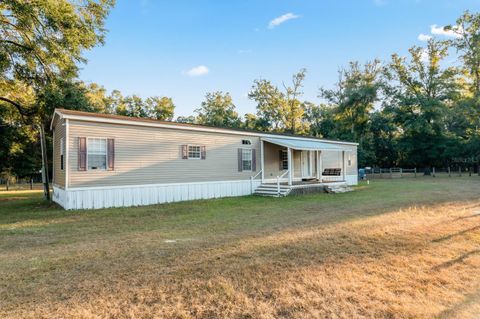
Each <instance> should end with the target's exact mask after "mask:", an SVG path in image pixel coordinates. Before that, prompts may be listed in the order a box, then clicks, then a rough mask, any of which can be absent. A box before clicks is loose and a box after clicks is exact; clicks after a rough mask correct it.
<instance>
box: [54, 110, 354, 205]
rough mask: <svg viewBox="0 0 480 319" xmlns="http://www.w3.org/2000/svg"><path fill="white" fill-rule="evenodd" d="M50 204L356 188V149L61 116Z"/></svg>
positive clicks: (198, 127) (259, 134)
mask: <svg viewBox="0 0 480 319" xmlns="http://www.w3.org/2000/svg"><path fill="white" fill-rule="evenodd" d="M51 130H52V131H53V200H54V201H55V202H57V203H58V204H59V205H61V206H62V207H64V208H65V209H92V208H106V207H126V206H137V205H150V204H158V203H167V202H176V201H184V200H194V199H206V198H218V197H227V196H243V195H249V194H253V193H260V194H264V195H268V194H270V195H276V196H281V195H287V194H288V193H289V192H290V191H291V190H293V189H296V188H308V187H318V186H319V185H325V184H326V183H343V184H348V185H355V184H357V144H356V143H350V142H342V141H332V140H324V139H318V138H313V137H301V136H293V135H284V134H275V133H265V132H256V131H248V130H240V129H238V130H237V129H227V128H218V127H209V126H202V125H195V124H185V123H175V122H165V121H157V120H153V119H144V118H132V117H126V116H118V115H110V114H96V113H88V112H80V111H72V110H65V109H56V110H55V113H54V116H53V119H52V123H51Z"/></svg>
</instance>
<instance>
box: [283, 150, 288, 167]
mask: <svg viewBox="0 0 480 319" xmlns="http://www.w3.org/2000/svg"><path fill="white" fill-rule="evenodd" d="M282 168H283V169H288V152H287V151H286V150H282Z"/></svg>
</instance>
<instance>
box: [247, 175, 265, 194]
mask: <svg viewBox="0 0 480 319" xmlns="http://www.w3.org/2000/svg"><path fill="white" fill-rule="evenodd" d="M262 171H263V170H260V171H259V172H258V173H257V174H255V175H253V176H250V191H251V193H252V194H253V191H254V189H253V180H254V179H255V178H257V177H258V175H260V174H262Z"/></svg>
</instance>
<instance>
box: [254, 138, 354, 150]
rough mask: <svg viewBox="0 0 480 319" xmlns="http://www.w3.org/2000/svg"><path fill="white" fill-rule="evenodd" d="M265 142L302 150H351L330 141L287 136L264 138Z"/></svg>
mask: <svg viewBox="0 0 480 319" xmlns="http://www.w3.org/2000/svg"><path fill="white" fill-rule="evenodd" d="M262 140H263V141H265V142H269V143H272V144H276V145H280V146H283V147H289V148H292V149H295V150H302V151H346V152H349V151H350V150H349V149H347V148H344V147H342V146H340V145H333V144H330V143H325V142H320V141H311V140H309V141H305V140H294V139H286V138H263V139H262Z"/></svg>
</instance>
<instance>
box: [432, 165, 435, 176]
mask: <svg viewBox="0 0 480 319" xmlns="http://www.w3.org/2000/svg"><path fill="white" fill-rule="evenodd" d="M432 177H435V166H434V167H432Z"/></svg>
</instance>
